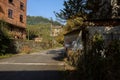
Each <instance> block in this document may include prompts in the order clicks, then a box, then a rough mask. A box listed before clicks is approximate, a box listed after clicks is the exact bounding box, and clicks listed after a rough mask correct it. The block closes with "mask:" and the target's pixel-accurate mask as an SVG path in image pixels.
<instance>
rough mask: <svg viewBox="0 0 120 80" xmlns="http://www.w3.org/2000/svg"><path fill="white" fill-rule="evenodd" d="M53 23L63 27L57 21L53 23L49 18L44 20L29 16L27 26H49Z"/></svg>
mask: <svg viewBox="0 0 120 80" xmlns="http://www.w3.org/2000/svg"><path fill="white" fill-rule="evenodd" d="M51 22H52V23H53V25H61V24H60V23H59V22H57V21H53V20H52V21H51V20H49V19H48V18H44V17H42V16H27V24H28V25H36V24H48V23H51Z"/></svg>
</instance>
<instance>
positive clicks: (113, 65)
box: [56, 0, 120, 80]
mask: <svg viewBox="0 0 120 80" xmlns="http://www.w3.org/2000/svg"><path fill="white" fill-rule="evenodd" d="M111 10H112V8H111V5H110V4H109V2H107V1H106V0H103V1H102V0H66V1H64V8H63V9H61V10H60V12H59V13H56V16H57V17H58V18H60V19H62V20H65V21H66V25H65V27H66V32H67V31H71V30H73V29H74V28H76V27H77V28H79V27H81V26H83V27H82V32H83V33H82V40H83V45H84V51H76V52H75V53H74V52H70V54H71V57H70V61H71V62H70V64H71V65H73V66H75V67H76V68H77V71H76V72H75V73H74V71H70V78H68V80H119V79H120V76H119V75H120V41H119V40H113V41H110V42H109V43H107V44H108V45H105V44H104V40H103V38H102V36H101V35H100V34H98V33H96V34H95V35H94V36H93V38H92V39H89V33H88V31H87V30H86V26H88V24H85V23H84V20H92V19H94V20H95V19H97V20H98V19H110V18H111V16H112V14H111V13H112V11H111ZM88 44H89V45H88ZM88 47H89V48H88ZM72 76H73V77H72Z"/></svg>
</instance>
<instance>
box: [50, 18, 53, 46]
mask: <svg viewBox="0 0 120 80" xmlns="http://www.w3.org/2000/svg"><path fill="white" fill-rule="evenodd" d="M50 20H51V37H52V41H51V47H53V29H52V27H53V19H52V17H51V18H50Z"/></svg>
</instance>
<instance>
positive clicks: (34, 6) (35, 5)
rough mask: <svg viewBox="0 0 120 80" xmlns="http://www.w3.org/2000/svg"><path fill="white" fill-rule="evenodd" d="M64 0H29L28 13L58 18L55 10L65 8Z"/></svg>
mask: <svg viewBox="0 0 120 80" xmlns="http://www.w3.org/2000/svg"><path fill="white" fill-rule="evenodd" d="M63 3H64V0H27V15H30V16H43V17H45V18H48V19H50V18H51V17H52V19H53V20H56V17H55V14H54V11H55V12H59V11H60V9H62V8H63Z"/></svg>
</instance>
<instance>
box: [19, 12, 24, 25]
mask: <svg viewBox="0 0 120 80" xmlns="http://www.w3.org/2000/svg"><path fill="white" fill-rule="evenodd" d="M19 20H20V22H22V23H23V20H24V19H23V15H22V14H20V17H19Z"/></svg>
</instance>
